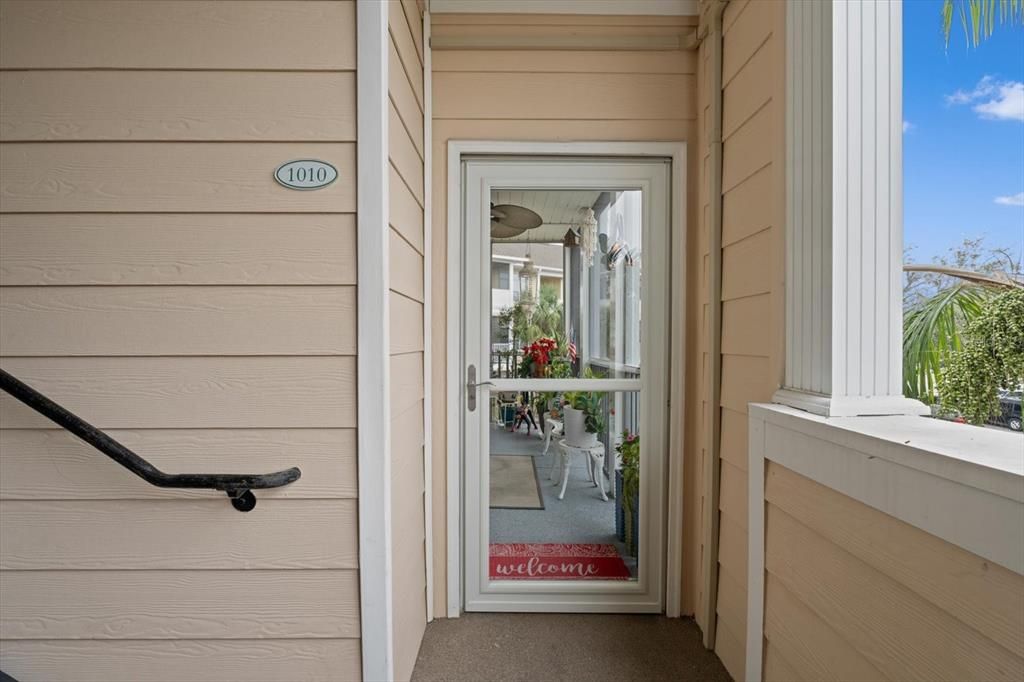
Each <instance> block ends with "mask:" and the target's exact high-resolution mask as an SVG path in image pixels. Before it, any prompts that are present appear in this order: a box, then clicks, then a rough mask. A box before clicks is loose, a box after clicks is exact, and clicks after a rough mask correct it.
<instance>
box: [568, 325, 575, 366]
mask: <svg viewBox="0 0 1024 682" xmlns="http://www.w3.org/2000/svg"><path fill="white" fill-rule="evenodd" d="M568 346H569V349H568V350H569V362H576V333H575V332H574V331H573V329H572V327H570V328H569V344H568Z"/></svg>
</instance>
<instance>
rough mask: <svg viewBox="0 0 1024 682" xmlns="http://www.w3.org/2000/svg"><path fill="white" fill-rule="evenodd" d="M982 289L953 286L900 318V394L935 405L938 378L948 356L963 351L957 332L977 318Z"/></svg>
mask: <svg viewBox="0 0 1024 682" xmlns="http://www.w3.org/2000/svg"><path fill="white" fill-rule="evenodd" d="M987 298H989V293H988V291H987V290H986V289H984V288H982V287H979V286H973V285H970V284H955V285H953V286H951V287H949V288H948V289H943V290H940V291H938V292H936V293H934V294H933V295H931V296H930V297H926V298H921V299H920V300H919V301H918V302H917V303H915V305H914V306H913V307H912V308H911V309H910V310H908V311H907V312H906V314H905V315H904V317H903V384H904V386H903V392H904V394H905V395H907V396H908V397H911V398H917V399H918V400H921V401H923V402H925V403H928V404H931V403H933V402H935V399H936V393H937V391H938V384H939V375H940V373H941V372H942V368H943V366H944V365H945V364H946V363H948V362H949V358H950V356H951V355H952V354H953V353H955V352H957V351H959V350H960V349H961V348H963V338H962V334H961V330H962V329H963V328H964V326H965V325H966V324H967V323H969V322H970V321H971V320H973V319H975V318H976V317H978V315H980V314H981V312H982V309H983V306H984V303H985V300H986V299H987Z"/></svg>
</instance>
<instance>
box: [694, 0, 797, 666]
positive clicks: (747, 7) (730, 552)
mask: <svg viewBox="0 0 1024 682" xmlns="http://www.w3.org/2000/svg"><path fill="white" fill-rule="evenodd" d="M723 29H724V40H723V43H724V45H723V51H724V54H723V69H722V70H723V77H722V83H723V95H722V97H723V112H722V119H723V121H722V139H723V169H722V170H723V173H722V174H723V182H722V194H723V198H722V202H723V208H722V213H723V216H722V223H723V224H722V254H721V257H722V299H721V300H722V391H721V403H720V405H719V406H718V408H716V409H720V410H721V432H722V440H721V465H720V467H721V470H720V473H721V487H720V491H719V492H720V494H719V504H718V508H719V512H720V515H719V538H718V542H719V557H718V565H719V573H718V602H717V614H718V615H717V626H716V636H715V640H716V644H715V651H716V653H718V655H719V657H720V658H721V659H722V661H723V663H724V664H725V666H726V668H727V669H728V670H729V673H730V674H731V675H732V676H733V677H734V678H736V679H743V677H744V656H745V653H744V649H745V646H746V644H745V640H746V603H747V594H746V585H747V492H746V491H747V404H748V403H750V402H769V401H770V399H771V396H772V393H773V392H774V391H775V389H776V388H777V387H778V386H779V380H780V377H781V371H782V359H783V356H782V353H783V339H782V335H783V319H784V318H783V315H784V309H783V306H784V293H783V286H782V285H783V276H784V265H783V255H782V247H783V243H784V238H785V227H784V220H785V204H784V199H785V184H784V183H785V150H784V148H783V140H784V132H785V118H784V116H785V110H784V108H783V106H784V95H785V82H784V75H785V68H784V66H785V51H784V50H785V35H784V30H785V5H784V3H781V2H771V1H768V0H733V1H732V2H730V3H729V5H728V6H727V7H726V10H725V15H724V17H723ZM708 56H709V52H708V45H707V44H706V43H705V44H704V45H702V47H701V70H702V76H703V78H702V79H701V82H702V96H703V97H706V98H707V99H704V100H703V101H705V102H707V101H710V91H709V90H707V87H709V80H710V79H709V75H710V71H709V69H710V61H709V59H708ZM707 113H708V112H707V110H706V109H705V111H704V112H703V114H704V116H705V118H706V116H707ZM702 129H703V131H704V134H705V135H706V134H707V130H708V128H707V124H706V123H705V122H704V121H702ZM702 149H705V151H706V147H702ZM707 165H708V159H707V157H705V159H704V166H703V167H705V168H706V167H707ZM707 196H708V195H707V188H706V186H702V206H703V208H704V210H703V211H702V213H701V215H702V219H703V220H704V221H705V224H706V221H707V220H708V204H707ZM700 234H701V239H702V242H701V252H702V253H703V254H704V258H705V260H704V271H705V273H707V272H708V268H709V267H710V263H709V261H708V258H709V257H710V251H709V242H708V241H707V240H708V239H709V238H710V237H709V234H710V232H709V231H708V229H702V230H701V233H700ZM702 285H703V291H707V286H708V280H707V278H705V280H704V281H703V282H702ZM701 300H703V301H708V300H709V298H708V295H707V294H706V293H705V294H703V295H702V298H701ZM702 319H703V320H707V319H708V318H707V316H706V315H705V317H704V318H702ZM703 332H704V334H703V338H705V339H708V338H709V335H710V330H709V329H705V330H703ZM704 348H707V346H704ZM703 357H704V367H705V372H704V376H707V375H708V374H709V373H710V366H711V363H710V357H709V356H708V355H706V354H704V356H703ZM706 388H707V387H706V385H705V386H703V387H702V389H703V390H702V392H701V396H702V397H703V398H704V401H705V402H704V403H703V409H704V415H705V419H708V418H709V417H710V413H709V411H708V406H707V404H706V398H707V395H708V394H707V393H706V392H704V391H706ZM706 429H707V421H705V422H703V423H702V429H701V432H700V434H697V435H695V437H697V438H699V440H697V441H696V443H697V444H695V445H694V446H692V447H694V448H700V447H701V446H702V445H703V444H704V443H705V434H706V432H707V431H706ZM701 452H702V456H701V458H700V461H701V462H704V461H706V453H704V452H703V450H701ZM701 599H702V600H703V595H702V596H701ZM698 613H700V611H698Z"/></svg>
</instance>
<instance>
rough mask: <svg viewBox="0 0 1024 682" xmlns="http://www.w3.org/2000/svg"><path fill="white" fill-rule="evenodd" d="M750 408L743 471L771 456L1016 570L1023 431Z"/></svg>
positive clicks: (1020, 569)
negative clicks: (747, 458)
mask: <svg viewBox="0 0 1024 682" xmlns="http://www.w3.org/2000/svg"><path fill="white" fill-rule="evenodd" d="M749 417H750V457H751V462H750V466H751V467H752V468H751V471H755V470H757V471H763V468H764V460H765V459H767V460H771V461H775V462H777V463H778V464H780V465H782V466H784V467H786V468H788V469H791V470H793V471H795V472H796V473H799V474H801V475H803V476H806V477H808V478H810V479H812V480H815V481H817V482H818V483H821V484H823V485H826V486H828V487H829V488H832V489H834V490H837V491H838V492H840V493H842V494H844V495H847V496H848V497H853V498H854V499H857V500H859V501H861V502H863V503H865V504H867V505H869V506H871V507H874V508H876V509H878V510H880V511H882V512H884V513H886V514H889V515H891V516H894V517H896V518H899V519H901V520H903V521H905V522H907V523H910V524H911V525H914V526H916V527H918V528H921V529H922V530H924V531H926V532H928V533H931V534H933V535H936V536H938V537H941V538H943V539H944V540H946V541H948V542H951V543H952V544H955V545H958V546H960V547H963V548H964V549H967V550H968V551H971V552H973V553H975V554H978V555H980V556H983V557H985V558H987V559H990V560H992V561H994V562H996V563H998V564H1000V565H1002V566H1005V567H1007V568H1009V569H1011V570H1013V571H1015V572H1017V573H1022V574H1024V532H1022V525H1024V436H1021V435H1020V434H1017V433H1013V432H1010V431H1003V430H1001V429H994V428H993V429H990V428H982V427H975V426H969V425H966V424H957V423H953V422H947V421H942V420H938V419H931V418H928V417H914V416H889V417H831V418H828V417H821V416H818V415H814V414H810V413H808V412H803V411H801V410H797V409H794V408H791V407H786V406H782V405H767V404H751V405H750V406H749ZM752 485H753V484H752ZM759 492H761V494H762V495H763V489H762V490H761V491H759ZM754 494H755V490H754V489H753V488H752V489H751V495H754Z"/></svg>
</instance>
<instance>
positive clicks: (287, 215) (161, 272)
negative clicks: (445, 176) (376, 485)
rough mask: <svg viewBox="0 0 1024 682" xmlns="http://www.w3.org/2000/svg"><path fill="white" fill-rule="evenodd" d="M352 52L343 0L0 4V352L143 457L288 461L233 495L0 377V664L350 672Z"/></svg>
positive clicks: (353, 622) (355, 621)
mask: <svg viewBox="0 0 1024 682" xmlns="http://www.w3.org/2000/svg"><path fill="white" fill-rule="evenodd" d="M354 69H355V7H354V3H353V2H237V3H221V2H161V1H149V2H128V3H121V2H17V1H5V2H3V3H0V89H2V91H3V98H2V100H0V285H2V286H0V356H2V365H3V367H4V369H6V370H8V371H10V372H12V373H13V374H15V375H16V376H19V377H21V378H22V379H24V380H25V381H26V382H28V383H29V384H31V385H33V386H36V387H37V388H39V389H40V390H42V391H44V392H46V393H48V394H50V395H51V396H52V397H53V398H54V399H56V400H57V401H59V402H61V403H64V404H66V405H67V406H68V407H69V408H70V409H71V410H73V411H75V412H77V413H78V414H80V415H81V416H82V417H84V418H85V419H87V420H89V421H92V422H93V423H95V424H96V425H97V426H99V427H101V428H104V429H109V430H110V432H111V434H112V435H113V436H114V437H115V438H118V439H119V440H121V441H122V442H124V443H125V444H127V445H128V446H129V447H133V448H136V449H137V450H138V452H139V453H140V454H142V455H143V456H145V457H147V458H149V459H150V460H151V461H152V462H153V463H154V464H155V465H156V466H158V467H160V468H162V469H164V470H167V471H173V472H179V471H211V472H213V471H227V472H231V471H235V472H240V473H244V472H252V471H272V470H277V469H282V468H285V467H288V466H292V465H297V466H299V467H301V468H302V471H303V477H302V479H301V480H300V481H299V482H298V483H296V484H294V485H292V486H290V487H288V488H285V489H282V490H277V491H267V492H264V493H260V494H258V497H259V498H260V502H259V504H258V505H257V507H256V509H255V510H254V511H253V512H251V513H249V514H240V513H238V512H236V511H234V510H233V509H232V508H231V506H230V505H229V504H228V503H227V500H226V499H225V497H224V496H223V495H222V494H219V493H213V492H209V491H174V490H162V489H157V488H154V487H152V486H149V485H147V484H145V483H144V482H142V481H141V480H140V479H138V478H136V477H134V476H132V475H131V474H130V473H128V472H126V471H124V470H123V469H121V468H120V467H118V466H117V465H115V464H113V463H112V462H110V461H109V460H108V459H107V458H105V457H104V456H103V455H101V454H99V453H97V452H96V451H94V450H92V449H91V448H89V447H88V446H85V445H84V444H82V443H81V442H79V441H78V440H76V439H74V438H72V437H71V436H70V435H68V434H67V433H66V432H63V431H61V430H58V429H56V428H54V427H53V425H52V424H51V423H49V422H47V421H46V420H44V419H42V418H40V417H39V416H38V415H36V414H34V413H33V412H31V411H30V410H28V409H27V408H25V407H23V406H22V405H20V404H19V403H16V402H15V401H13V400H11V399H9V398H8V397H6V396H5V397H4V398H2V399H0V423H2V425H3V429H0V603H2V604H3V609H2V612H0V660H2V666H0V667H2V668H3V670H4V671H5V672H7V673H10V674H12V675H14V676H15V677H17V678H18V679H21V680H26V681H28V682H31V681H32V680H59V679H67V680H70V679H74V680H141V679H145V680H181V679H189V678H193V679H199V678H202V679H206V678H223V679H227V678H245V679H251V680H271V679H274V680H277V679H310V680H313V679H318V680H334V679H352V678H355V677H358V676H359V666H360V664H359V660H360V652H359V640H358V637H359V599H358V597H359V589H358V574H357V571H356V568H357V566H358V540H357V520H356V504H357V502H356V486H355V481H356V453H355V429H354V427H355V417H356V410H355V407H356V406H355V380H356V376H355V357H354V353H355V299H356V296H355V294H356V292H355V286H354V285H355V283H356V277H355V216H354V210H355V141H356V135H355V132H356V131H355V71H354ZM310 157H311V158H322V159H325V160H327V161H330V162H332V163H333V164H334V165H335V166H337V168H338V170H339V173H340V178H339V180H338V182H336V183H334V184H333V185H331V186H330V187H329V188H327V189H324V190H321V191H317V192H293V191H289V190H286V189H284V188H282V187H280V186H278V185H277V184H276V183H275V182H274V180H273V177H272V172H273V169H274V168H275V167H276V166H277V165H279V164H280V163H282V162H284V161H287V160H290V159H294V158H310ZM297 529H298V530H301V532H296V531H297Z"/></svg>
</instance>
